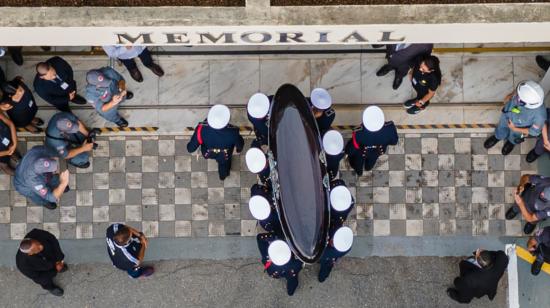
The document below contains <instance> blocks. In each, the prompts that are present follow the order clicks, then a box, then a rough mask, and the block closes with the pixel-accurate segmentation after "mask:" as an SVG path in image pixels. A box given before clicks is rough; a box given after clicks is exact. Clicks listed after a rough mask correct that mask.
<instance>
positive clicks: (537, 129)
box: [495, 95, 546, 144]
mask: <svg viewBox="0 0 550 308" xmlns="http://www.w3.org/2000/svg"><path fill="white" fill-rule="evenodd" d="M508 121H511V122H512V123H513V124H514V125H515V126H516V127H518V128H527V127H528V128H529V135H531V136H535V137H536V136H538V135H540V134H541V132H542V128H543V126H544V122H545V121H546V109H545V107H544V105H541V106H540V107H538V108H535V109H529V108H526V107H525V106H522V105H521V103H520V99H519V96H518V95H514V96H513V97H512V98H511V99H510V101H508V103H506V105H505V106H504V108H502V115H501V116H500V121H499V123H498V124H497V127H496V129H495V137H496V138H497V139H498V140H503V139H507V140H508V141H509V142H510V143H512V144H518V143H521V142H523V140H524V138H525V137H526V136H522V135H521V133H518V132H515V131H512V130H510V128H509V127H508Z"/></svg>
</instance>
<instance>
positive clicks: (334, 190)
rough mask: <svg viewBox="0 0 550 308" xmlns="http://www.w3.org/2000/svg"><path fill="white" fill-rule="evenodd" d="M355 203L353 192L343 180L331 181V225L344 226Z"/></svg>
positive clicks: (332, 226)
mask: <svg viewBox="0 0 550 308" xmlns="http://www.w3.org/2000/svg"><path fill="white" fill-rule="evenodd" d="M354 205H355V201H354V200H353V196H352V195H351V192H350V191H349V189H348V188H347V187H346V183H345V182H344V181H343V180H340V179H339V180H334V181H332V182H331V183H330V227H331V228H335V227H339V226H342V225H343V224H344V222H345V221H346V219H347V218H348V215H349V213H350V212H351V209H352V208H353V206H354Z"/></svg>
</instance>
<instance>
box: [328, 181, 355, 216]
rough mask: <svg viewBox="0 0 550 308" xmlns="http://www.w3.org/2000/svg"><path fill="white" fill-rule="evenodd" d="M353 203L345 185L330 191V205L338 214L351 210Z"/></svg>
mask: <svg viewBox="0 0 550 308" xmlns="http://www.w3.org/2000/svg"><path fill="white" fill-rule="evenodd" d="M351 203H352V198H351V192H350V191H349V189H348V188H347V187H346V186H344V185H338V186H336V187H334V188H333V189H331V190H330V205H331V206H332V208H333V209H334V210H336V211H338V212H342V211H345V210H347V209H349V207H350V206H351Z"/></svg>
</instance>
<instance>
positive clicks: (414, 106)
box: [403, 54, 441, 114]
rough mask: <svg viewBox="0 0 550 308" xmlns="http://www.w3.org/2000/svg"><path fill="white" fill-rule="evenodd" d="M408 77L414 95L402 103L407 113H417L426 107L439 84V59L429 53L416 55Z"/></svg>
mask: <svg viewBox="0 0 550 308" xmlns="http://www.w3.org/2000/svg"><path fill="white" fill-rule="evenodd" d="M409 79H410V80H411V83H412V86H413V88H414V90H415V91H416V97H415V98H413V99H409V100H408V101H406V102H405V103H404V104H403V105H404V106H405V108H407V113H409V114H417V113H419V112H421V111H422V110H424V109H426V107H428V105H429V104H430V99H432V97H434V95H435V91H436V90H437V87H439V85H440V84H441V70H440V69H439V59H438V58H437V57H436V56H432V55H429V54H425V55H422V56H420V57H418V59H417V60H416V61H415V65H414V66H413V68H412V70H411V71H410V72H409Z"/></svg>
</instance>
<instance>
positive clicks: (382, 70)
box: [376, 64, 392, 77]
mask: <svg viewBox="0 0 550 308" xmlns="http://www.w3.org/2000/svg"><path fill="white" fill-rule="evenodd" d="M391 70H392V67H391V66H390V65H389V64H386V65H384V66H382V67H381V68H380V69H379V70H378V71H377V72H376V76H378V77H381V76H384V75H387V74H388V73H389V72H390V71H391Z"/></svg>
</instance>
